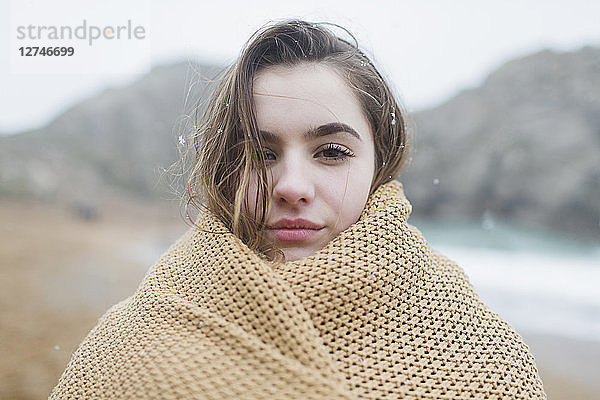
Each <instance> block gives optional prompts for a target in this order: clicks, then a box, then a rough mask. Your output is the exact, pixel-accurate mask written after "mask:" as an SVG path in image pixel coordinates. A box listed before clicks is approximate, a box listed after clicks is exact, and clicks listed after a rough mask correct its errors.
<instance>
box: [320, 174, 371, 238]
mask: <svg viewBox="0 0 600 400" xmlns="http://www.w3.org/2000/svg"><path fill="white" fill-rule="evenodd" d="M362 171H364V172H366V173H361V170H360V169H359V170H358V171H357V170H355V171H348V177H347V176H346V174H344V176H338V177H337V179H332V180H330V181H329V182H328V185H327V186H326V190H324V191H323V193H325V196H327V203H328V204H329V206H330V207H331V209H332V211H333V213H334V214H335V215H334V217H335V218H336V219H337V223H336V231H337V232H338V233H339V232H341V231H343V230H345V229H346V228H348V227H349V226H350V225H352V224H353V223H355V222H356V221H357V220H358V218H359V217H360V215H361V213H362V211H363V209H364V207H365V204H366V203H367V199H368V197H369V191H370V189H371V180H372V176H371V175H370V174H369V168H366V171H365V170H364V169H363V170H362ZM338 216H339V217H338Z"/></svg>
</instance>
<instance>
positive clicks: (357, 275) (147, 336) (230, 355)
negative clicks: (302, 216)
mask: <svg viewBox="0 0 600 400" xmlns="http://www.w3.org/2000/svg"><path fill="white" fill-rule="evenodd" d="M410 212H411V206H410V204H409V202H408V201H407V200H406V198H405V197H404V194H403V191H402V185H401V184H400V183H398V182H396V181H393V182H390V183H388V184H385V185H383V186H381V187H380V188H379V189H378V190H377V191H376V192H375V193H374V194H373V195H372V196H371V197H370V198H369V200H368V202H367V205H366V207H365V210H364V211H363V213H362V215H361V217H360V219H359V221H358V222H356V223H355V224H353V225H352V226H350V227H349V228H348V229H347V230H345V231H344V232H342V233H341V234H340V235H339V236H338V237H336V238H335V239H333V240H332V241H331V242H330V243H329V244H328V245H327V246H326V247H325V248H323V249H322V250H320V251H318V252H317V253H315V254H314V255H312V256H310V257H307V258H304V259H302V260H298V261H295V262H289V263H285V264H279V265H272V264H270V263H268V262H265V261H264V260H263V259H261V258H260V257H259V256H258V255H257V254H255V253H254V252H253V251H251V250H250V249H248V248H247V247H246V246H245V245H244V244H243V243H242V242H241V241H240V240H239V239H238V238H237V237H235V236H234V235H232V234H231V233H229V232H228V231H227V229H226V228H225V226H224V225H223V224H222V223H221V222H219V221H218V220H217V219H216V218H215V217H214V216H212V215H209V214H203V215H202V216H200V217H199V218H198V221H197V222H198V224H199V225H200V226H201V227H202V228H203V229H204V230H207V231H212V232H222V233H207V232H202V231H200V230H198V229H195V228H191V229H190V230H188V231H187V233H185V234H184V235H183V236H182V237H181V238H180V239H179V240H178V241H177V242H176V243H174V244H173V245H172V246H171V247H170V248H169V250H167V252H166V253H165V254H164V255H163V256H162V257H161V258H160V260H159V261H158V262H157V263H156V264H155V265H154V266H153V267H152V268H151V270H150V271H149V272H148V274H147V275H146V276H145V277H144V279H143V281H142V283H141V285H140V287H139V288H138V289H137V291H136V292H135V293H134V294H133V296H131V297H129V298H127V299H126V300H124V301H122V302H120V303H119V304H117V305H115V306H113V307H112V308H111V309H110V310H108V311H107V312H106V314H105V315H104V316H103V317H102V318H101V319H100V320H99V322H98V325H97V326H96V327H95V328H94V329H93V330H92V331H91V332H90V333H89V335H88V336H87V337H86V338H85V340H84V341H83V342H82V343H81V345H80V347H79V348H78V349H77V351H76V352H75V353H74V354H73V356H72V359H71V361H70V362H69V364H68V366H67V368H66V370H65V372H64V373H63V375H62V377H61V378H60V381H59V383H58V385H57V386H56V388H55V389H54V390H53V392H52V393H51V395H50V398H52V399H59V398H60V399H63V398H73V399H100V398H102V399H113V398H118V399H270V398H273V399H458V398H461V399H463V398H464V399H498V398H507V399H544V398H546V395H545V394H544V391H543V389H542V382H541V380H540V378H539V375H538V372H537V370H536V367H535V363H534V359H533V357H532V355H531V353H530V352H529V349H528V348H527V346H526V345H525V344H524V343H523V341H522V339H521V338H520V337H519V335H517V334H516V333H515V332H514V331H513V329H512V328H511V327H510V326H509V325H508V324H507V323H506V322H504V321H503V320H502V319H501V318H500V317H499V316H498V315H497V314H495V313H494V312H492V311H490V310H489V309H488V308H487V307H486V306H485V305H484V304H483V303H482V302H481V301H480V300H479V298H478V296H477V294H475V292H474V291H473V288H472V287H471V285H470V284H469V282H468V280H467V277H466V276H465V274H464V272H463V271H462V270H461V268H459V267H458V266H457V265H456V264H455V263H453V262H452V261H450V260H448V259H447V258H445V257H443V256H441V255H440V254H438V253H436V252H435V251H433V250H432V249H431V248H430V247H429V246H428V244H427V242H426V241H425V240H424V238H423V236H422V234H421V233H420V232H419V231H418V230H417V229H416V228H414V227H413V226H411V225H409V224H408V223H407V219H408V216H409V214H410Z"/></svg>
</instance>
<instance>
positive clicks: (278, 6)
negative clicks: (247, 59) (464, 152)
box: [0, 0, 600, 133]
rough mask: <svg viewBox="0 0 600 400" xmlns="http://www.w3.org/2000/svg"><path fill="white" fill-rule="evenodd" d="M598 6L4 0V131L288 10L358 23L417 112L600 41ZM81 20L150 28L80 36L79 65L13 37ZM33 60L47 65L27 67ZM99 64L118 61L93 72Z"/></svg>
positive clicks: (215, 51) (565, 1)
mask: <svg viewBox="0 0 600 400" xmlns="http://www.w3.org/2000/svg"><path fill="white" fill-rule="evenodd" d="M323 3H325V4H323ZM599 15H600V1H597V0H545V1H542V0H521V1H506V0H485V1H482V0H453V1H447V0H439V1H438V0H390V1H387V0H386V1H384V0H381V1H373V2H371V5H369V6H367V2H366V1H364V0H362V1H354V0H335V1H328V2H324V1H323V0H302V1H286V0H272V1H270V0H253V1H231V0H230V1H214V0H213V1H202V0H193V1H192V0H189V1H188V0H172V1H166V0H165V1H158V0H152V1H150V0H131V1H126V0H119V1H117V0H104V1H90V0H83V1H82V0H78V1H75V0H53V1H51V2H48V1H43V0H0V26H2V28H3V35H2V36H1V38H0V109H1V110H2V111H1V112H0V132H4V133H12V132H17V131H20V130H24V129H30V128H34V127H37V126H41V125H44V124H45V123H47V122H48V121H49V120H50V119H52V118H53V117H54V116H56V115H57V114H59V113H60V112H62V111H64V110H65V109H66V108H68V107H70V106H71V105H73V104H75V103H76V102H78V101H80V100H81V99H83V98H86V97H89V96H91V95H94V94H95V93H98V92H100V91H101V90H102V89H104V88H106V87H108V86H113V87H114V86H121V85H124V84H127V83H128V82H130V81H131V80H133V79H137V78H139V76H141V74H143V73H145V72H147V71H148V69H149V68H151V67H152V66H153V65H157V64H163V63H170V62H174V61H177V60H188V59H192V60H206V61H211V62H217V63H227V62H230V61H232V60H233V59H234V57H235V56H236V55H237V54H238V52H239V50H240V48H241V46H242V45H243V44H244V42H245V41H246V40H247V39H248V38H249V36H250V35H251V34H252V33H253V32H254V31H255V30H256V29H258V28H259V27H260V26H261V25H263V24H264V23H266V22H268V21H269V20H274V19H281V18H287V17H300V18H304V19H308V20H311V21H329V22H335V23H337V24H340V25H342V26H345V27H347V28H349V29H350V30H351V31H352V32H353V33H354V34H355V36H356V37H357V38H358V40H359V42H360V44H361V45H362V47H363V48H364V49H365V50H366V51H367V52H368V53H369V54H371V55H372V56H373V58H374V60H375V62H376V64H377V65H379V67H380V69H381V70H382V72H383V73H384V74H385V75H387V76H388V78H389V79H390V80H391V82H392V84H393V86H394V87H395V88H396V90H397V91H398V92H399V94H400V95H401V100H402V102H403V103H404V104H405V106H406V108H407V109H408V110H411V111H414V110H418V109H422V108H427V107H431V106H434V105H436V104H439V103H440V102H442V101H444V100H445V99H447V98H449V97H451V96H452V95H454V94H456V93H457V92H458V91H459V90H461V89H464V88H468V87H473V86H476V85H478V84H479V83H480V82H481V80H482V79H484V78H485V76H486V75H487V74H488V73H489V72H491V71H492V70H493V69H495V68H497V67H498V66H499V65H501V64H502V63H504V62H506V61H507V60H509V59H512V58H515V57H520V56H523V55H527V54H530V53H532V52H536V51H539V50H541V49H543V48H551V49H555V50H557V51H571V50H576V49H579V48H581V47H582V46H585V45H592V46H600V17H598V16H599ZM83 19H85V20H86V21H87V23H88V24H95V25H98V26H101V27H104V26H107V25H120V24H123V23H127V20H128V19H129V20H131V21H132V22H133V23H134V24H135V25H140V26H143V27H144V29H145V35H146V37H145V39H144V40H143V41H139V42H140V43H142V42H143V46H142V47H139V46H138V47H135V45H134V44H133V41H129V42H127V41H125V40H122V41H121V42H119V45H121V46H125V47H122V48H121V49H120V50H119V51H118V52H115V51H114V49H113V50H111V51H112V52H110V51H109V52H108V53H105V54H109V56H105V55H104V56H102V57H103V58H101V60H100V61H98V60H97V59H95V58H94V57H95V56H99V55H100V54H101V53H102V51H104V50H106V49H108V46H113V47H114V46H115V45H114V43H115V42H114V41H113V42H112V43H110V42H108V41H104V42H105V43H101V42H100V41H98V44H95V45H94V46H88V45H87V43H83V44H82V43H78V44H77V45H76V46H75V48H76V50H77V51H78V55H79V56H80V57H81V55H82V54H83V55H85V57H84V58H85V61H86V62H87V65H82V66H77V68H79V69H76V70H77V71H78V73H75V72H73V71H68V70H65V69H63V70H59V71H56V70H53V69H52V67H51V66H49V67H48V68H46V67H44V68H41V66H42V65H45V64H43V63H44V62H48V63H49V62H55V61H56V62H58V58H54V59H53V60H51V59H48V58H47V59H46V60H42V58H41V57H29V58H28V59H27V60H25V58H24V57H19V56H18V46H20V45H27V44H24V43H25V42H17V41H15V37H16V33H17V30H16V27H17V26H18V25H23V24H36V25H48V26H50V25H64V24H69V25H70V26H73V27H75V26H76V25H78V24H79V25H80V24H81V22H82V20H83ZM40 43H41V42H40ZM56 43H59V42H56V41H55V42H54V43H53V45H54V46H56V45H57V44H56ZM61 44H62V43H61ZM64 44H66V42H65V43H64ZM40 45H41V44H40ZM58 45H60V44H58ZM86 51H87V53H86ZM102 54H104V53H102ZM86 57H87V58H86ZM11 58H12V59H11ZM73 60H74V59H71V60H66V59H65V58H64V57H63V58H62V59H61V60H60V61H61V62H63V61H64V62H68V61H73ZM23 61H27V62H29V63H30V64H31V65H33V66H34V70H35V69H36V68H37V69H38V70H40V69H41V70H44V71H46V73H44V74H40V73H33V72H26V71H25V68H23V67H21V64H19V62H23ZM101 65H105V66H111V65H112V67H113V70H112V71H110V72H111V73H107V72H106V71H109V70H110V68H108V69H106V70H105V71H104V72H102V71H100V70H98V71H95V70H94V69H95V68H96V69H98V68H99V67H100V66H101ZM115 66H117V67H116V69H115V68H114V67H115ZM55 67H56V66H55ZM61 68H62V67H61ZM119 68H121V70H119ZM60 71H62V73H58V72H60ZM65 71H67V72H65ZM115 72H117V73H115ZM123 72H128V73H123Z"/></svg>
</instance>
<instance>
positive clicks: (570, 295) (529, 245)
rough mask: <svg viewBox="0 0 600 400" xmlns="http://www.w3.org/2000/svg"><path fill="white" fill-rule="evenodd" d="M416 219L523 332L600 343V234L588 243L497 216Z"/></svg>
mask: <svg viewBox="0 0 600 400" xmlns="http://www.w3.org/2000/svg"><path fill="white" fill-rule="evenodd" d="M410 222H411V223H412V224H413V225H415V226H416V227H417V228H419V230H421V232H423V234H424V236H425V238H426V239H427V241H428V242H429V244H430V245H431V247H433V248H434V249H436V250H438V251H439V252H440V253H442V254H444V255H445V256H447V257H448V258H450V259H451V260H453V261H455V262H456V263H457V264H458V265H460V266H461V267H462V268H463V269H464V271H465V272H466V274H467V275H468V277H469V280H470V282H471V284H472V285H473V286H474V287H475V290H476V291H477V293H478V294H479V296H480V298H481V299H482V300H483V302H484V303H486V304H487V305H488V307H489V308H491V309H492V310H493V311H495V312H496V313H498V314H499V315H500V316H501V317H502V318H503V319H504V320H506V321H507V322H509V323H510V324H511V325H512V326H513V327H514V328H515V329H516V330H517V332H519V333H521V334H546V335H553V336H565V337H568V338H572V339H580V340H587V341H590V340H591V341H595V342H598V343H600V236H599V238H598V241H596V242H594V241H593V240H585V241H583V240H581V239H574V238H573V237H570V236H567V235H559V234H557V233H555V232H545V231H539V230H533V229H525V228H522V227H517V226H515V225H511V224H508V223H503V222H500V221H495V220H493V219H492V218H490V217H489V216H486V217H485V218H483V219H482V220H481V221H474V222H457V221H452V222H449V221H426V220H416V221H415V220H411V221H410Z"/></svg>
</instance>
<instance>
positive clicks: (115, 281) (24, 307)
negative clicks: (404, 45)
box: [0, 201, 600, 400]
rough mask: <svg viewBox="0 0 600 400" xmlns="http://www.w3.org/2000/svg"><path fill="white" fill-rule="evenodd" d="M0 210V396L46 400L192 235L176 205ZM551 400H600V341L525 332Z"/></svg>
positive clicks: (5, 206)
mask: <svg viewBox="0 0 600 400" xmlns="http://www.w3.org/2000/svg"><path fill="white" fill-rule="evenodd" d="M80 211H81V210H76V209H73V208H68V207H64V206H60V207H59V206H47V205H41V204H37V203H16V202H6V201H4V202H2V203H0V220H2V224H1V226H0V238H1V240H0V309H1V312H0V336H1V337H2V340H1V341H0V382H1V384H0V398H2V399H40V398H46V397H47V396H48V394H49V392H50V390H51V389H52V387H53V386H54V385H55V384H56V382H57V380H58V377H59V375H60V374H61V372H62V371H63V369H64V367H65V365H66V363H67V362H68V359H69V357H70V355H71V353H72V351H73V350H74V349H75V348H76V346H77V345H78V344H79V343H80V342H81V340H82V339H83V337H84V336H85V335H86V334H87V332H88V331H89V330H90V329H91V328H92V327H93V326H94V325H95V323H96V321H97V319H98V317H99V316H100V315H102V313H103V312H104V311H105V310H106V309H107V308H108V307H110V306H111V305H113V304H115V303H116V302H118V301H119V300H121V299H123V298H125V297H127V296H129V295H130V294H131V293H132V292H133V291H134V290H135V288H136V287H137V285H138V284H139V282H140V280H141V278H142V277H143V276H144V274H145V272H146V271H147V269H148V268H149V267H150V266H151V265H152V263H153V262H154V261H155V260H156V259H157V258H158V256H159V255H160V254H161V253H162V251H164V250H166V248H167V247H168V246H169V244H170V243H172V242H173V241H174V240H175V239H176V238H177V237H178V236H179V235H180V234H181V233H183V232H184V231H185V229H187V227H186V225H185V224H184V223H183V221H182V219H181V217H180V216H179V215H178V213H177V210H176V206H175V205H173V207H172V208H168V207H164V206H154V207H153V206H148V205H143V206H141V205H139V204H135V203H133V202H131V203H115V204H114V205H108V206H104V207H102V208H99V209H98V210H96V212H97V217H96V218H90V219H85V218H82V214H81V212H80ZM521 334H522V335H523V337H524V339H525V341H526V343H527V344H528V345H529V346H530V348H531V350H532V352H533V354H534V356H535V358H536V361H537V364H538V368H539V370H540V372H541V375H542V379H543V381H544V387H545V390H546V393H547V394H548V397H549V399H552V400H561V399H565V400H567V399H568V400H578V399H600V380H598V379H597V377H598V376H600V342H591V341H582V340H574V339H568V338H565V337H560V336H549V335H539V334H529V333H526V332H521Z"/></svg>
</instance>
